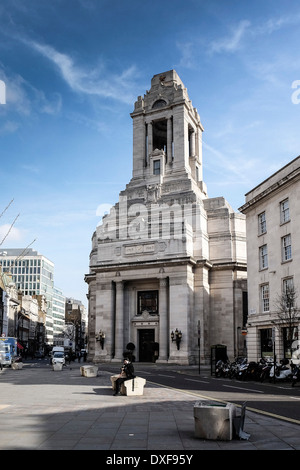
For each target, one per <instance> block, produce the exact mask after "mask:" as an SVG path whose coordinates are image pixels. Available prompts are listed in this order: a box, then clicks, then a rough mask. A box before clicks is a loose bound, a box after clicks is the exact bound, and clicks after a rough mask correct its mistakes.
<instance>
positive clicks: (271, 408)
mask: <svg viewBox="0 0 300 470" xmlns="http://www.w3.org/2000/svg"><path fill="white" fill-rule="evenodd" d="M105 367H106V369H108V370H110V371H111V372H114V373H117V371H118V368H117V367H115V366H111V365H105ZM135 370H136V373H138V375H139V376H141V377H144V378H146V379H147V380H148V381H153V382H154V383H157V384H160V385H164V386H167V387H172V388H175V389H180V390H185V391H189V392H191V393H193V394H195V395H196V396H198V397H203V398H207V399H214V400H219V401H226V402H231V403H237V404H241V403H243V402H245V401H246V402H247V408H248V409H252V410H253V411H263V412H266V413H271V414H273V415H274V416H276V417H277V418H281V419H287V420H293V421H295V422H297V423H298V424H300V383H299V382H298V383H297V384H296V385H295V387H292V386H291V383H290V382H282V383H280V382H276V383H275V384H274V383H273V382H269V380H266V381H265V382H263V383H260V382H255V381H240V380H236V379H233V380H231V379H227V378H215V377H214V376H212V375H211V372H210V368H209V367H206V368H205V369H204V370H203V371H201V369H200V374H199V371H198V369H197V368H190V367H187V368H184V367H182V366H181V367H178V366H176V365H174V366H168V367H167V368H166V367H160V366H159V365H157V366H153V367H151V366H150V367H143V364H141V363H136V364H135Z"/></svg>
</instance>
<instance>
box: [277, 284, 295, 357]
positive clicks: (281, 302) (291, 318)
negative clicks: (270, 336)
mask: <svg viewBox="0 0 300 470" xmlns="http://www.w3.org/2000/svg"><path fill="white" fill-rule="evenodd" d="M297 298H298V295H297V292H296V290H295V288H294V286H293V284H291V283H290V284H287V285H286V287H285V289H284V291H283V293H282V294H281V295H280V296H278V298H277V300H276V302H275V307H276V324H277V325H278V326H280V327H281V328H284V331H285V340H286V344H285V346H286V348H285V349H286V350H290V351H291V350H292V344H293V342H294V341H295V338H296V335H295V333H296V331H297V328H298V326H299V322H300V309H299V308H298V306H297Z"/></svg>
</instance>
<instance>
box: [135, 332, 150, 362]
mask: <svg viewBox="0 0 300 470" xmlns="http://www.w3.org/2000/svg"><path fill="white" fill-rule="evenodd" d="M138 334H139V362H152V361H153V354H154V351H153V346H154V329H142V330H138Z"/></svg>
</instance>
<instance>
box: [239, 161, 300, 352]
mask: <svg viewBox="0 0 300 470" xmlns="http://www.w3.org/2000/svg"><path fill="white" fill-rule="evenodd" d="M299 198H300V157H297V158H296V159H294V160H293V161H291V162H290V163H289V164H288V165H286V166H285V167H283V168H282V169H281V170H279V171H277V172H276V173H275V174H273V175H272V176H270V177H269V178H268V179H266V180H265V181H263V182H262V183H261V184H259V185H258V186H256V187H255V188H254V189H252V190H251V191H249V192H248V193H247V194H246V201H245V204H244V205H243V206H242V207H241V208H240V211H241V212H242V213H244V214H245V215H246V227H247V253H248V313H249V315H248V324H247V351H248V358H249V360H253V361H257V360H258V359H259V358H260V357H265V356H271V357H273V356H274V354H275V355H276V356H277V359H282V358H287V359H290V358H292V357H293V360H294V361H295V360H297V359H299V358H300V357H298V355H299V353H298V352H297V351H298V349H299V346H298V331H299V323H300V316H299V311H298V307H297V304H298V306H299V305H300V298H299V295H300V294H299V293H300V247H299V230H300V206H299Z"/></svg>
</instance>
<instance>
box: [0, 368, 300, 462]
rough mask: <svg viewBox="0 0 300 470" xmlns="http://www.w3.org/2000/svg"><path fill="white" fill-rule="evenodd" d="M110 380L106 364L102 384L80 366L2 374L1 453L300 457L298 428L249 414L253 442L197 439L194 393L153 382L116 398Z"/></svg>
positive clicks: (247, 426) (247, 428)
mask: <svg viewBox="0 0 300 470" xmlns="http://www.w3.org/2000/svg"><path fill="white" fill-rule="evenodd" d="M174 369H176V366H174ZM110 375H111V373H110V372H109V371H107V370H105V365H104V364H103V365H101V366H99V371H98V376H97V377H84V376H82V375H81V373H80V364H78V363H72V364H71V365H70V366H66V367H65V368H64V369H63V370H62V371H53V370H52V368H51V367H50V365H49V366H45V363H44V364H43V366H40V367H39V366H38V365H36V364H35V365H34V364H30V363H28V364H27V363H25V364H24V366H23V368H22V369H21V370H12V369H10V368H6V369H4V370H3V371H0V436H1V440H0V449H1V450H106V451H123V450H126V451H134V450H136V451H154V452H155V451H159V453H160V454H162V453H172V451H174V453H178V452H181V453H182V452H183V453H184V454H185V455H187V453H189V454H191V453H192V454H194V453H197V452H198V451H202V450H300V427H299V425H297V424H294V423H289V422H285V421H282V420H278V419H274V418H272V417H268V416H265V415H263V414H258V413H254V412H251V411H248V410H247V411H246V420H245V425H244V430H245V431H246V432H247V433H249V434H250V438H249V439H248V440H246V439H244V440H243V439H242V440H239V439H233V440H230V441H214V440H203V439H199V438H196V437H195V423H194V412H193V408H194V404H195V403H196V402H197V401H198V400H199V397H198V399H197V394H196V392H195V391H194V392H188V391H179V390H176V389H172V388H168V387H163V386H158V385H157V384H155V383H151V382H150V381H147V383H146V386H145V388H144V394H143V395H142V396H127V397H126V396H118V397H114V396H113V394H112V389H111V383H110ZM199 393H201V391H199Z"/></svg>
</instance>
